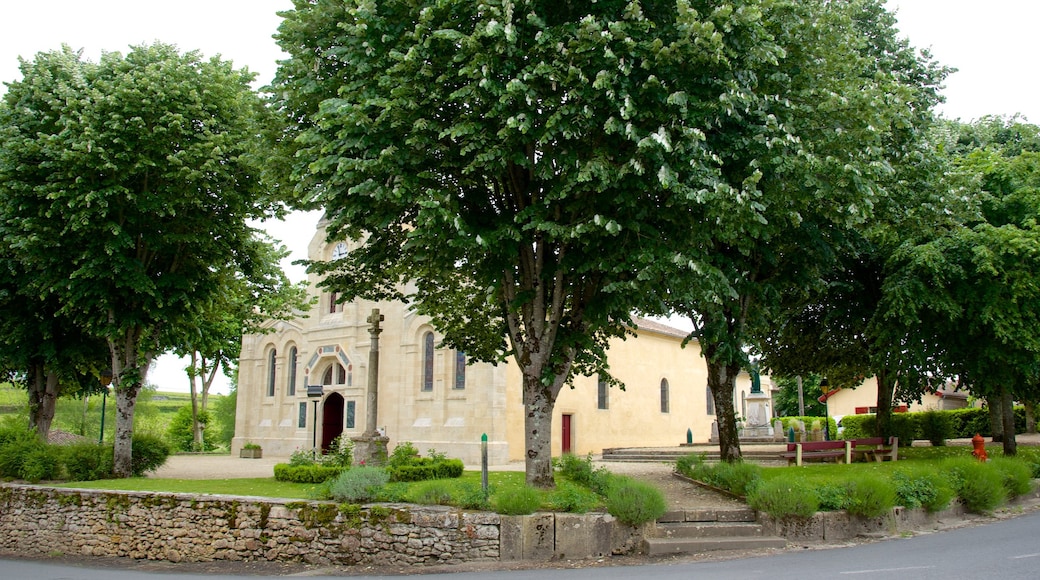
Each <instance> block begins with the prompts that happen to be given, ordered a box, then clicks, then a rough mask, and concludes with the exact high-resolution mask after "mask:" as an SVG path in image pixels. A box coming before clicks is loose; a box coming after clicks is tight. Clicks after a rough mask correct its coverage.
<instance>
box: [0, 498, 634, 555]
mask: <svg viewBox="0 0 1040 580" xmlns="http://www.w3.org/2000/svg"><path fill="white" fill-rule="evenodd" d="M642 533H643V528H633V527H631V526H624V525H619V524H618V523H617V521H616V520H615V519H614V518H612V517H611V516H609V515H606V514H583V515H577V514H553V513H538V514H534V515H531V516H500V515H498V514H495V513H490V512H472V511H465V510H461V509H458V508H450V507H442V506H417V505H411V504H372V505H365V506H357V505H349V504H342V505H336V504H334V503H331V502H318V501H288V500H279V499H268V498H256V497H231V496H215V495H204V496H198V495H188V494H169V493H140V492H119V491H98V490H82V489H64V488H52V487H42V486H31V485H20V484H3V485H0V552H2V553H14V554H22V555H59V554H60V555H82V556H107V557H128V558H134V559H142V560H167V561H170V562H186V561H192V562H204V561H213V560H245V561H249V560H267V561H282V562H306V563H309V564H316V565H355V564H365V565H369V564H372V565H425V564H455V563H461V562H472V561H480V560H548V559H552V558H589V557H597V556H605V555H609V554H620V553H627V552H630V551H633V550H637V549H638V548H639V546H640V542H641V540H642Z"/></svg>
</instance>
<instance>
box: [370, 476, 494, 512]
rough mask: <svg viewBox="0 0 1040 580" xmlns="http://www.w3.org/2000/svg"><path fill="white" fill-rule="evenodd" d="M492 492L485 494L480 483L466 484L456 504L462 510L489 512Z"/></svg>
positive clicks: (458, 490) (460, 489) (461, 486)
mask: <svg viewBox="0 0 1040 580" xmlns="http://www.w3.org/2000/svg"><path fill="white" fill-rule="evenodd" d="M391 485H393V484H391ZM491 491H492V490H491V488H490V486H489V487H488V493H484V488H483V486H481V485H480V484H479V483H473V482H464V483H462V484H461V485H459V486H458V488H457V492H458V495H457V496H456V500H455V503H456V504H457V505H458V506H459V507H460V508H463V509H467V510H481V511H489V510H490V509H491V501H490V497H489V496H490V494H491Z"/></svg>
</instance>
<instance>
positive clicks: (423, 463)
mask: <svg viewBox="0 0 1040 580" xmlns="http://www.w3.org/2000/svg"><path fill="white" fill-rule="evenodd" d="M464 468H465V467H464V466H463V464H462V460H460V459H448V458H447V457H445V456H444V454H442V453H437V452H436V451H433V450H432V449H431V450H430V456H429V457H419V452H418V451H416V449H415V446H414V445H412V444H411V443H410V442H408V441H404V442H402V443H400V444H398V445H397V447H395V448H394V450H393V452H392V453H391V454H390V457H388V458H387V465H386V470H387V472H388V473H389V474H390V481H425V480H428V479H449V478H455V477H462V471H463V469H464Z"/></svg>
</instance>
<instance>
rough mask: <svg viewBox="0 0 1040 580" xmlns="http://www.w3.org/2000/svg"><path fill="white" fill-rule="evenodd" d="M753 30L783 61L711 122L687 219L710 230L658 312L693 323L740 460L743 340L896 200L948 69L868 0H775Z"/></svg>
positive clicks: (724, 433)
mask: <svg viewBox="0 0 1040 580" xmlns="http://www.w3.org/2000/svg"><path fill="white" fill-rule="evenodd" d="M760 34H763V35H768V38H771V39H773V42H775V43H776V44H777V45H778V46H779V48H778V51H777V55H778V56H777V58H776V59H775V61H773V62H767V63H763V64H762V65H761V66H760V67H759V68H756V69H755V70H754V71H753V72H754V82H753V83H752V84H751V85H750V86H749V87H748V88H746V89H744V90H743V91H740V92H737V93H735V94H734V95H733V96H730V97H729V101H730V102H736V103H739V105H737V106H733V107H731V108H730V109H727V110H725V111H722V112H721V113H722V114H720V115H719V116H718V117H717V118H716V119H714V120H713V123H712V125H711V126H710V130H706V131H705V136H706V138H705V146H706V147H707V148H709V149H710V150H712V151H713V152H715V153H716V155H717V157H718V164H719V172H718V178H717V182H716V183H714V184H713V187H712V188H711V189H709V190H708V191H707V192H705V193H704V194H703V195H704V196H705V197H706V199H707V204H706V205H705V209H706V210H707V211H706V212H705V213H704V214H694V215H691V216H690V217H691V218H692V219H691V220H690V222H689V226H688V228H689V230H690V231H696V230H699V229H700V230H704V229H707V230H708V231H709V232H710V236H709V237H708V239H707V247H706V251H705V252H704V256H706V259H705V260H703V261H701V262H696V263H691V264H689V267H688V268H687V269H686V271H685V273H683V274H678V275H677V274H675V273H674V272H669V271H668V269H665V270H664V273H665V274H666V275H669V276H670V278H667V279H669V280H671V281H673V283H672V284H671V285H670V286H669V291H668V293H667V295H666V296H665V300H664V302H665V305H666V309H667V310H672V311H674V312H676V313H679V314H683V315H686V316H688V317H689V318H690V320H691V322H692V323H693V326H694V333H693V335H692V336H693V337H695V338H696V339H697V340H698V341H699V343H700V346H701V350H702V352H703V353H704V357H705V359H706V361H707V366H708V385H709V386H710V387H711V392H712V395H713V397H714V398H715V404H716V410H717V417H718V427H719V446H720V453H721V456H722V457H723V458H724V459H726V460H735V459H737V458H739V457H740V447H739V440H738V436H737V425H736V422H735V421H734V419H733V418H734V412H733V411H734V410H733V393H734V389H735V380H736V377H737V375H738V373H739V372H740V371H741V369H743V368H747V366H748V347H749V346H751V345H752V344H753V343H754V342H755V337H756V336H758V335H759V334H760V333H762V332H764V331H765V330H766V329H769V328H771V327H773V326H774V325H776V324H779V322H780V320H781V317H780V316H781V313H782V312H783V309H782V307H783V304H784V297H785V296H795V297H803V296H805V295H807V293H809V292H810V291H813V290H815V289H818V288H820V287H821V285H822V284H823V283H824V279H823V276H824V274H825V273H826V272H827V271H828V270H829V268H830V265H832V264H833V263H834V262H835V261H836V259H837V257H838V256H839V255H841V254H842V253H843V252H845V251H846V248H849V247H850V246H854V245H855V243H856V237H857V236H856V235H854V233H853V232H854V230H855V229H856V228H859V227H863V226H864V224H866V223H867V222H868V220H870V219H871V218H872V216H873V213H874V208H875V206H876V205H877V204H879V203H881V202H882V201H883V200H884V199H885V198H887V197H889V196H898V195H900V193H901V192H902V190H903V189H904V187H905V186H904V185H903V184H902V182H901V180H902V179H903V175H902V173H901V172H900V168H901V167H904V166H908V165H914V164H916V163H918V162H919V161H920V157H921V144H922V143H924V138H925V136H926V134H927V129H928V128H929V126H930V124H931V121H932V114H931V112H930V109H931V108H932V107H933V105H935V104H936V103H937V102H938V101H939V96H938V89H939V85H940V83H941V82H942V79H943V78H944V76H945V73H946V71H945V69H943V68H942V67H940V66H938V65H936V64H935V63H934V62H932V61H931V59H930V58H929V57H928V56H927V55H926V54H921V53H918V52H916V51H915V50H914V49H912V48H911V47H910V46H909V45H908V43H907V42H906V41H903V40H899V39H898V36H897V31H896V29H895V19H894V17H893V16H892V15H891V14H889V13H888V12H886V11H885V9H884V5H883V3H882V2H878V1H874V0H854V1H850V2H796V3H795V2H792V3H784V2H775V3H770V4H769V5H768V12H766V14H765V15H764V17H763V30H762V32H760ZM741 46H742V45H741ZM741 50H742V49H741ZM734 58H738V57H737V56H735V57H734ZM702 239H703V238H702V237H695V238H693V239H692V240H691V241H690V243H691V244H697V243H701V240H702ZM785 370H789V371H790V370H793V369H785ZM822 371H823V369H819V368H816V369H811V368H810V369H799V370H795V371H794V372H789V373H787V374H790V375H795V374H809V373H811V372H822Z"/></svg>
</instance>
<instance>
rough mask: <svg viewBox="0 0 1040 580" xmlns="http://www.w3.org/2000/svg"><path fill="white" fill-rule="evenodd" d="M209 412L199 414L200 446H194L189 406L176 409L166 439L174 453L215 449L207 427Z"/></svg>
mask: <svg viewBox="0 0 1040 580" xmlns="http://www.w3.org/2000/svg"><path fill="white" fill-rule="evenodd" d="M209 422H210V421H209V412H208V411H200V412H199V423H201V424H202V446H201V447H199V446H196V445H195V433H193V432H192V425H191V405H190V404H189V405H184V406H182V407H181V408H179V409H177V413H175V414H174V416H173V419H171V420H170V426H169V427H168V428H167V431H166V437H167V441H169V443H170V445H172V446H173V449H174V450H175V451H212V450H213V449H214V448H216V445H214V444H213V441H212V439H213V435H212V434H211V433H210V431H209V429H207V427H208V426H209Z"/></svg>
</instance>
